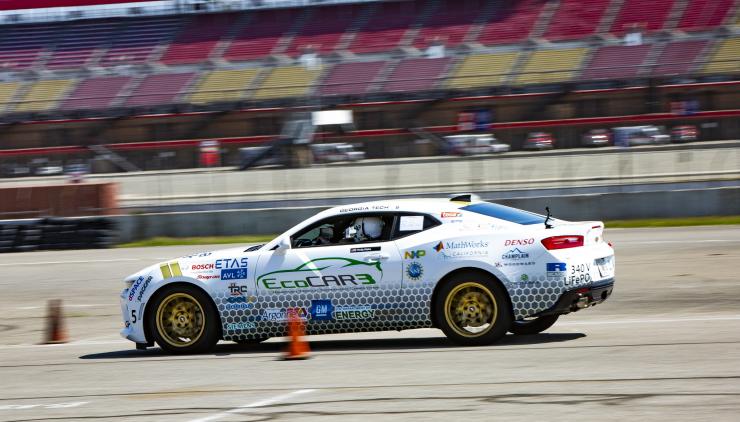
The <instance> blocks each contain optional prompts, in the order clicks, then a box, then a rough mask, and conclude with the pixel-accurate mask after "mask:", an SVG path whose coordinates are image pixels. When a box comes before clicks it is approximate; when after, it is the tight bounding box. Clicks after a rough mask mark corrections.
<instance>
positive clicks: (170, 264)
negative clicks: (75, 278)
mask: <svg viewBox="0 0 740 422" xmlns="http://www.w3.org/2000/svg"><path fill="white" fill-rule="evenodd" d="M257 246H259V245H258V244H255V245H244V246H237V247H233V248H226V249H218V250H215V251H205V252H198V253H193V254H190V255H185V256H180V257H173V258H172V259H168V260H166V261H162V262H159V263H156V264H154V265H150V266H148V267H146V268H144V269H142V270H141V271H138V272H136V273H134V274H131V275H130V276H128V277H126V280H127V281H130V280H136V279H138V278H140V277H146V276H149V275H151V276H153V277H155V278H170V277H180V276H185V277H190V278H195V279H199V280H202V281H207V280H209V279H215V278H221V275H222V274H223V273H222V270H227V272H234V271H237V270H240V269H246V268H248V267H250V266H252V265H254V264H255V263H256V261H257V260H256V257H257V254H258V253H259V248H257ZM247 251H249V252H247Z"/></svg>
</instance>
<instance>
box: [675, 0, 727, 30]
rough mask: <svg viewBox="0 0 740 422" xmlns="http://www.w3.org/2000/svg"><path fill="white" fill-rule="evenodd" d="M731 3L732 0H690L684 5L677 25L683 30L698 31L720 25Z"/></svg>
mask: <svg viewBox="0 0 740 422" xmlns="http://www.w3.org/2000/svg"><path fill="white" fill-rule="evenodd" d="M732 5H733V0H692V1H690V2H689V4H688V5H687V6H686V10H684V12H683V17H681V21H680V22H679V23H678V27H679V28H681V29H683V30H684V31H700V30H703V29H707V28H714V27H716V26H719V25H722V22H723V21H724V19H725V17H726V16H727V13H729V11H730V10H731V9H732Z"/></svg>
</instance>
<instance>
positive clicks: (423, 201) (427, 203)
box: [324, 198, 480, 214]
mask: <svg viewBox="0 0 740 422" xmlns="http://www.w3.org/2000/svg"><path fill="white" fill-rule="evenodd" d="M475 202H480V201H474V202H467V201H452V200H450V199H447V198H412V199H391V200H381V201H371V202H361V203H357V204H349V205H340V206H337V207H334V208H330V209H328V210H326V211H324V213H326V214H343V213H351V212H363V211H379V212H380V211H394V212H396V211H405V212H423V213H427V214H428V213H430V212H433V213H436V212H441V211H448V210H455V209H459V208H462V207H465V206H467V205H470V204H472V203H475Z"/></svg>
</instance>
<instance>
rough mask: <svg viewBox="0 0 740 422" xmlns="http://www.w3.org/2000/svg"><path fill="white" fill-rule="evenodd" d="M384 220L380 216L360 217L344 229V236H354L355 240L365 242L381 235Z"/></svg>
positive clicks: (347, 237)
mask: <svg viewBox="0 0 740 422" xmlns="http://www.w3.org/2000/svg"><path fill="white" fill-rule="evenodd" d="M383 224H384V223H383V220H382V219H380V217H360V218H357V219H355V221H354V222H353V223H352V225H350V226H349V227H347V228H346V229H345V230H344V238H345V239H349V238H352V237H353V238H354V239H355V242H364V241H366V240H373V239H377V238H379V237H380V235H381V233H382V232H383Z"/></svg>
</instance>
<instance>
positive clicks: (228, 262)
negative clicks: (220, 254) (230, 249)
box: [216, 258, 247, 270]
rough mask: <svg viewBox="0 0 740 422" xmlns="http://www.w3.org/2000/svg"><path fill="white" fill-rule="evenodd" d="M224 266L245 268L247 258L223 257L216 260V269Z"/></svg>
mask: <svg viewBox="0 0 740 422" xmlns="http://www.w3.org/2000/svg"><path fill="white" fill-rule="evenodd" d="M224 268H247V258H240V259H236V258H224V259H217V260H216V269H217V270H221V269H224Z"/></svg>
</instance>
